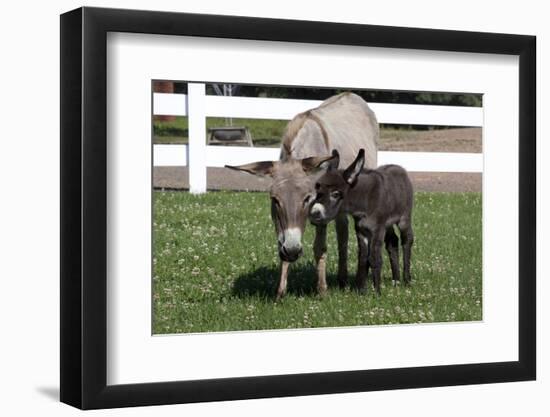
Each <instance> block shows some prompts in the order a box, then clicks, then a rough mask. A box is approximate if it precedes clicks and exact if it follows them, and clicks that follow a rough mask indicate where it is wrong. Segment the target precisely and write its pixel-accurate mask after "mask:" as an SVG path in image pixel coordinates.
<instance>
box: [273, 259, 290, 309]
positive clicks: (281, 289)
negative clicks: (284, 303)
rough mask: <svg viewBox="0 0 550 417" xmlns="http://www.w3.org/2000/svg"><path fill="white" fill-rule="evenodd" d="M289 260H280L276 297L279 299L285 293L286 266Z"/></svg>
mask: <svg viewBox="0 0 550 417" xmlns="http://www.w3.org/2000/svg"><path fill="white" fill-rule="evenodd" d="M289 265H290V262H286V261H281V278H280V279H279V288H278V289H277V298H276V300H277V301H279V300H280V299H281V298H283V296H284V295H285V293H286V283H287V280H288V267H289Z"/></svg>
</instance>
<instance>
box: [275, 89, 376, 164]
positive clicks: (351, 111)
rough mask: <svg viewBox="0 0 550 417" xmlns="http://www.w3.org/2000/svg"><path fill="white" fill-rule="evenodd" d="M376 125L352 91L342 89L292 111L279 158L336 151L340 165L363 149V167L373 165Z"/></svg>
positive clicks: (364, 104)
mask: <svg viewBox="0 0 550 417" xmlns="http://www.w3.org/2000/svg"><path fill="white" fill-rule="evenodd" d="M378 138H379V129H378V121H377V120H376V115H375V114H374V112H373V111H372V110H371V109H370V108H369V106H368V104H367V103H366V102H365V100H363V99H362V98H361V97H359V96H358V95H356V94H353V93H342V94H339V95H336V96H333V97H330V98H329V99H327V100H325V101H324V102H323V103H321V105H319V107H316V108H314V109H311V110H308V111H306V112H303V113H300V114H298V115H296V116H295V117H294V118H293V119H292V120H291V121H290V122H289V123H288V125H287V128H286V132H285V135H284V136H283V140H282V146H281V156H280V159H281V160H283V161H285V160H287V159H289V158H291V159H302V158H307V157H311V156H325V155H330V154H331V152H332V150H333V149H336V150H337V151H338V152H339V154H340V163H341V166H348V165H349V164H351V163H352V162H353V160H354V159H355V157H356V156H357V153H358V152H359V149H361V148H363V149H365V167H366V168H371V169H374V168H376V167H377V151H378Z"/></svg>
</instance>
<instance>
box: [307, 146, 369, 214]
mask: <svg viewBox="0 0 550 417" xmlns="http://www.w3.org/2000/svg"><path fill="white" fill-rule="evenodd" d="M339 161H340V156H339V155H338V151H336V150H334V151H332V157H331V159H330V160H329V161H328V162H329V167H332V168H329V169H328V170H326V172H325V173H324V174H323V175H321V177H320V178H318V180H317V182H316V183H315V201H314V203H313V204H312V206H311V210H310V213H309V219H310V221H311V223H313V224H316V225H320V224H327V223H328V222H330V221H331V220H334V219H335V218H336V216H337V215H338V212H339V211H340V208H341V206H342V202H343V201H344V199H345V198H346V196H347V194H348V192H349V190H350V189H351V188H353V187H354V186H355V184H356V183H357V177H358V176H359V174H360V173H361V170H362V169H363V165H364V164H365V151H364V150H363V149H361V150H360V151H359V154H358V155H357V157H356V158H355V161H353V162H352V163H351V165H350V166H349V167H347V168H346V169H345V170H344V171H340V170H338V169H336V168H337V167H338V163H339Z"/></svg>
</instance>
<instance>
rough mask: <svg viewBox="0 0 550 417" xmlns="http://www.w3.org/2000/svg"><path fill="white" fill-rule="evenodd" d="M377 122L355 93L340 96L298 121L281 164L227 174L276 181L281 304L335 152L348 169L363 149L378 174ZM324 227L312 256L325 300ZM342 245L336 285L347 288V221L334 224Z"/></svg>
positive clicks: (284, 144) (319, 228)
mask: <svg viewBox="0 0 550 417" xmlns="http://www.w3.org/2000/svg"><path fill="white" fill-rule="evenodd" d="M378 136H379V129H378V122H377V120H376V116H375V114H374V112H373V111H372V110H371V109H370V108H369V106H368V105H367V103H366V102H365V101H364V100H363V99H362V98H361V97H359V96H358V95H356V94H353V93H349V92H348V93H342V94H339V95H336V96H333V97H330V98H329V99H327V100H325V101H324V102H323V103H321V105H319V107H316V108H314V109H311V110H308V111H305V112H303V113H300V114H298V115H296V116H295V117H294V118H293V119H292V120H291V121H290V122H289V123H288V125H287V127H286V131H285V133H284V136H283V138H282V146H281V155H280V160H279V161H262V162H253V163H250V164H245V165H240V166H227V167H228V168H232V169H236V170H240V171H244V172H248V173H250V174H254V175H260V176H270V177H272V179H273V181H272V185H271V188H270V196H271V217H272V219H273V223H274V224H275V230H276V232H277V238H278V249H279V257H280V258H281V277H280V280H279V288H278V290H277V300H279V299H280V298H281V297H282V296H283V295H284V294H285V292H286V287H287V277H288V268H289V264H290V263H291V262H294V261H296V260H297V259H298V258H299V256H300V255H301V254H302V252H303V250H302V242H301V240H302V235H303V233H304V229H305V225H306V220H307V218H308V214H309V209H310V206H311V204H312V203H313V201H314V199H315V182H316V180H317V178H318V176H319V175H320V174H321V173H322V172H323V171H324V169H326V168H328V165H327V164H329V163H330V162H328V161H329V160H330V159H331V158H332V157H331V152H332V150H333V149H336V150H337V151H338V153H339V154H340V162H341V163H342V164H343V165H349V164H351V163H352V162H353V160H354V159H355V155H357V153H358V152H359V149H362V148H363V149H365V155H366V157H365V166H366V167H367V168H376V166H377V163H376V161H377V150H378V149H377V144H378ZM326 227H327V226H326V225H318V226H316V233H315V243H314V247H313V253H314V255H315V262H316V268H317V278H318V280H317V290H318V292H319V294H320V295H324V294H325V293H326V290H327V283H326V257H327V255H326V252H327V246H326V239H327V229H326ZM336 234H337V239H338V258H339V259H338V283H339V285H340V287H344V286H345V285H346V283H347V276H348V270H347V255H348V219H347V215H345V214H343V215H341V216H338V218H337V219H336Z"/></svg>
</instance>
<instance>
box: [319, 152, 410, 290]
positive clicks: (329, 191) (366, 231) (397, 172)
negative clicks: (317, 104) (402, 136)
mask: <svg viewBox="0 0 550 417" xmlns="http://www.w3.org/2000/svg"><path fill="white" fill-rule="evenodd" d="M332 158H334V161H333V163H331V164H330V165H331V166H338V162H339V155H338V152H337V151H333V152H332ZM364 161H365V152H364V151H363V149H361V150H360V151H359V154H358V155H357V158H355V161H353V162H352V163H351V165H350V166H349V167H347V168H346V169H345V170H337V169H329V170H328V171H326V172H325V173H324V174H323V175H322V176H321V177H320V178H319V179H318V180H317V183H316V184H315V189H316V197H315V202H314V204H313V205H312V206H311V209H310V214H309V217H310V220H311V222H312V223H313V224H317V225H318V224H326V223H328V222H330V221H331V220H333V219H335V218H336V217H337V215H338V214H339V213H340V214H341V213H346V214H350V215H351V216H352V217H353V219H354V220H355V232H356V235H357V245H358V248H359V253H358V256H357V258H358V266H357V287H358V288H359V289H360V290H363V289H365V284H366V280H367V275H368V270H369V266H370V267H371V268H372V275H373V281H374V289H375V290H376V292H377V293H378V294H380V271H381V267H382V244H383V243H384V242H385V244H386V249H387V251H388V254H389V256H390V263H391V271H392V279H393V283H394V285H395V284H396V283H397V282H398V281H399V275H400V274H399V238H398V237H397V234H396V233H395V230H394V225H396V226H397V227H398V228H399V232H400V236H401V245H402V246H403V280H404V281H405V283H406V284H408V283H409V282H410V279H411V275H410V264H411V246H412V244H413V240H414V236H413V230H412V225H411V215H412V207H413V195H414V193H413V188H412V184H411V181H410V179H409V176H408V175H407V171H405V169H404V168H402V167H400V166H398V165H383V166H381V167H379V168H377V169H372V170H365V171H363V165H364Z"/></svg>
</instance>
